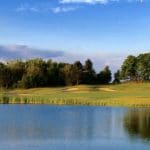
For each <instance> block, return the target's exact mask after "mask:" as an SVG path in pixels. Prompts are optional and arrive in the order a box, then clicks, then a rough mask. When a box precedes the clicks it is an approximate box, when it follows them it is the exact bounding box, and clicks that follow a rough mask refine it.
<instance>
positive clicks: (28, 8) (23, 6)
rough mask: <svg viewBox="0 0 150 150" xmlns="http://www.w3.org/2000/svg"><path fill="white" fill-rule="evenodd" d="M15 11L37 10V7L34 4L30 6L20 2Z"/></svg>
mask: <svg viewBox="0 0 150 150" xmlns="http://www.w3.org/2000/svg"><path fill="white" fill-rule="evenodd" d="M16 11H18V12H22V11H32V12H38V11H39V9H38V8H37V7H34V6H30V5H29V4H21V5H20V6H19V7H18V8H16Z"/></svg>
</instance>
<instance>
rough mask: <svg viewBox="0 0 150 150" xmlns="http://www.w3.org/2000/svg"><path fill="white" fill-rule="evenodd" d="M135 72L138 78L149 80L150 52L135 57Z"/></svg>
mask: <svg viewBox="0 0 150 150" xmlns="http://www.w3.org/2000/svg"><path fill="white" fill-rule="evenodd" d="M137 74H138V80H142V81H150V53H146V54H140V55H139V56H138V57H137Z"/></svg>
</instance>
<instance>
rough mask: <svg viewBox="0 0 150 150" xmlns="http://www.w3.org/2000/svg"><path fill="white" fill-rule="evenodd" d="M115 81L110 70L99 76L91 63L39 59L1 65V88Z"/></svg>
mask: <svg viewBox="0 0 150 150" xmlns="http://www.w3.org/2000/svg"><path fill="white" fill-rule="evenodd" d="M111 79H112V77H111V70H110V69H109V66H106V67H104V69H103V70H101V71H100V72H99V73H98V74H96V72H95V70H94V68H93V63H92V61H91V60H90V59H87V60H86V61H85V63H84V65H83V64H82V63H81V62H80V61H76V62H74V63H73V64H69V63H61V62H60V63H58V62H54V61H52V60H48V61H45V60H43V59H39V58H36V59H30V60H26V61H22V60H12V61H8V62H6V63H2V62H0V86H1V87H5V88H16V87H22V88H35V87H50V86H65V85H79V84H108V83H109V82H110V81H111Z"/></svg>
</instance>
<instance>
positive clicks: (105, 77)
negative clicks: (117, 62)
mask: <svg viewBox="0 0 150 150" xmlns="http://www.w3.org/2000/svg"><path fill="white" fill-rule="evenodd" d="M111 79H112V77H111V70H110V69H109V66H106V67H105V68H104V69H103V70H102V71H100V73H99V74H97V82H98V83H99V84H108V83H109V82H110V81H111Z"/></svg>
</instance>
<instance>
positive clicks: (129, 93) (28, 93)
mask: <svg viewBox="0 0 150 150" xmlns="http://www.w3.org/2000/svg"><path fill="white" fill-rule="evenodd" d="M0 103H1V104H50V105H91V106H117V107H118V106H124V107H150V83H135V82H133V83H122V84H116V85H115V84H114V85H113V84H112V85H111V84H110V85H78V86H66V87H56V88H52V87H51V88H31V89H12V90H11V89H9V90H4V89H1V93H0Z"/></svg>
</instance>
